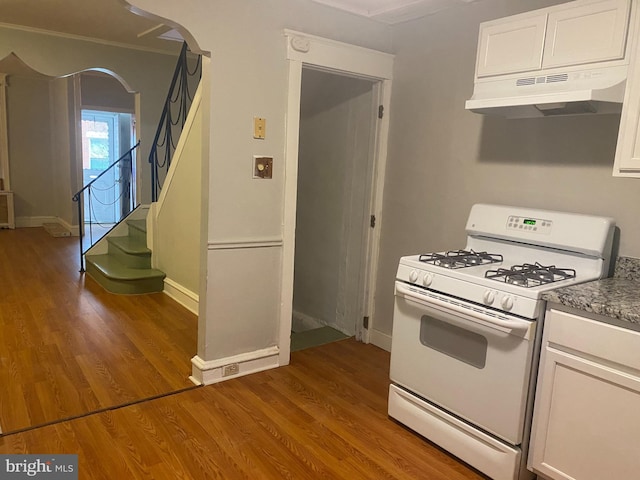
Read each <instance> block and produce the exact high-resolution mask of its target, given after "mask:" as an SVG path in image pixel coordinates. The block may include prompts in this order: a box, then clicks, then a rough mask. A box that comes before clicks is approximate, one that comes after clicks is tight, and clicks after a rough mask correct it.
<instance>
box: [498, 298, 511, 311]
mask: <svg viewBox="0 0 640 480" xmlns="http://www.w3.org/2000/svg"><path fill="white" fill-rule="evenodd" d="M500 304H501V305H502V308H504V309H505V310H511V309H512V308H513V297H512V296H511V295H505V296H504V297H503V298H502V301H501V302H500Z"/></svg>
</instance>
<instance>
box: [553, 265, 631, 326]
mask: <svg viewBox="0 0 640 480" xmlns="http://www.w3.org/2000/svg"><path fill="white" fill-rule="evenodd" d="M542 298H543V299H544V300H546V301H548V302H553V303H559V304H561V305H565V306H568V307H572V308H575V309H577V310H582V311H584V312H589V313H597V314H599V315H603V316H605V317H609V318H611V319H614V320H616V322H615V323H616V324H617V325H620V326H627V327H629V328H631V329H633V330H640V259H636V258H628V257H619V258H618V259H617V261H616V266H615V271H614V275H613V277H611V278H604V279H602V280H596V281H593V282H587V283H582V284H579V285H574V286H571V287H564V288H558V289H555V290H550V291H549V292H547V293H545V294H544V295H543V297H542Z"/></svg>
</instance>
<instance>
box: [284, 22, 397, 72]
mask: <svg viewBox="0 0 640 480" xmlns="http://www.w3.org/2000/svg"><path fill="white" fill-rule="evenodd" d="M284 34H285V36H286V37H287V60H293V61H297V62H302V63H304V64H308V65H316V66H318V67H322V68H323V69H330V70H336V71H339V72H342V73H347V74H351V75H354V76H359V77H369V78H373V79H377V80H388V79H391V78H392V77H393V59H394V56H393V55H391V54H390V53H384V52H379V51H377V50H371V49H369V48H364V47H358V46H355V45H349V44H347V43H342V42H337V41H335V40H329V39H328V38H322V37H316V36H315V35H308V34H306V33H302V32H296V31H295V30H288V29H285V31H284Z"/></svg>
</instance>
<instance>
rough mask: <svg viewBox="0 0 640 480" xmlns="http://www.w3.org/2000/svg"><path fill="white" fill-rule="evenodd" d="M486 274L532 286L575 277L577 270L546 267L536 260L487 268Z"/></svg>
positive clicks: (499, 279) (501, 280) (513, 282)
mask: <svg viewBox="0 0 640 480" xmlns="http://www.w3.org/2000/svg"><path fill="white" fill-rule="evenodd" d="M484 276H485V277H486V278H489V279H491V280H497V281H499V282H505V283H509V284H511V285H517V286H519V287H525V288H531V287H537V286H539V285H546V284H548V283H553V282H559V281H560V280H567V279H570V278H575V276H576V271H575V270H573V269H572V268H556V266H555V265H551V266H548V267H546V266H543V265H540V264H539V263H538V262H536V263H535V264H531V263H524V264H522V265H514V266H512V267H511V268H509V269H507V268H499V269H497V270H487V272H486V273H485V274H484Z"/></svg>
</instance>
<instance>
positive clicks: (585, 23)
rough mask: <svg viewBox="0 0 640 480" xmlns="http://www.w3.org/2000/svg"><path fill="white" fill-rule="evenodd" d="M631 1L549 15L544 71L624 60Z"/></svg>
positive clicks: (610, 0) (609, 1) (619, 0)
mask: <svg viewBox="0 0 640 480" xmlns="http://www.w3.org/2000/svg"><path fill="white" fill-rule="evenodd" d="M629 11H630V2H629V0H607V1H601V2H594V3H591V4H588V5H585V6H583V7H578V8H575V7H574V8H568V9H566V10H564V9H563V10H558V11H555V12H552V13H549V21H548V25H547V37H546V41H545V45H544V57H543V58H544V60H543V62H542V66H543V67H544V68H551V67H565V66H569V65H579V64H582V63H591V62H602V61H609V60H618V59H621V58H624V52H625V47H626V40H627V30H628V27H629Z"/></svg>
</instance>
